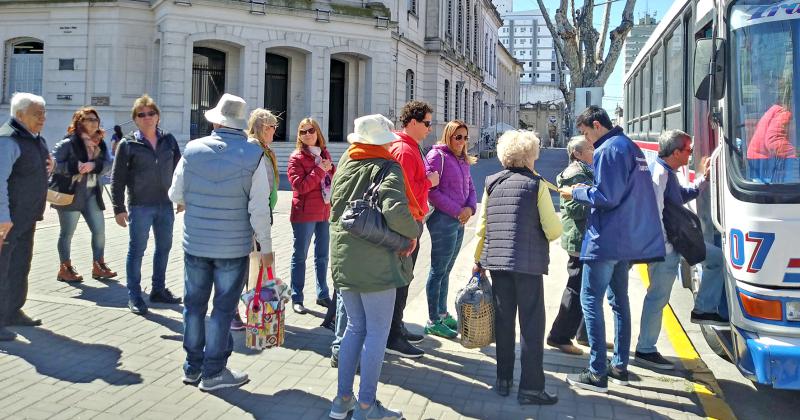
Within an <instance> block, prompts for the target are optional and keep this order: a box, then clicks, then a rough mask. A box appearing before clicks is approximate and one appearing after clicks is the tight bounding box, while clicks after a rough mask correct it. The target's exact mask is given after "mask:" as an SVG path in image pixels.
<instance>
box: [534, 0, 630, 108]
mask: <svg viewBox="0 0 800 420" xmlns="http://www.w3.org/2000/svg"><path fill="white" fill-rule="evenodd" d="M605 1H606V3H605V6H606V7H605V13H604V14H603V22H602V27H601V28H600V32H598V31H597V29H595V28H594V25H593V23H592V20H593V17H594V7H595V1H594V0H583V7H581V8H579V9H576V8H575V0H560V4H559V7H558V9H556V12H555V15H554V19H551V18H550V15H548V14H547V9H546V8H545V7H544V2H543V0H537V2H538V3H539V9H540V10H541V11H542V15H543V16H544V20H545V23H546V24H547V29H549V30H550V34H551V35H552V37H553V43H554V44H555V47H556V62H557V63H558V68H559V70H561V63H563V64H564V65H566V67H567V68H568V69H569V72H570V77H569V83H567V82H566V81H565V80H564V78H563V77H562V78H561V83H559V89H560V90H561V93H563V94H564V99H565V100H566V101H567V106H568V109H572V107H573V105H574V103H575V89H577V88H580V87H601V86H603V85H605V84H606V81H607V80H608V77H609V76H610V75H611V73H612V72H613V71H614V66H615V65H616V64H617V59H618V58H619V53H620V51H621V50H622V45H623V43H624V42H625V37H626V36H627V35H628V32H629V31H630V30H631V27H633V7H634V5H635V4H636V0H625V8H624V9H623V11H622V21H621V22H620V24H619V26H617V27H616V28H614V29H613V30H612V31H611V32H610V33H609V32H608V29H609V21H610V18H611V0H605ZM553 20H555V24H554V23H553ZM606 36H608V42H609V43H608V51H604V49H605V39H606ZM604 53H605V54H604Z"/></svg>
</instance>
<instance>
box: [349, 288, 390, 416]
mask: <svg viewBox="0 0 800 420" xmlns="http://www.w3.org/2000/svg"><path fill="white" fill-rule="evenodd" d="M396 291H397V290H396V289H389V290H384V291H381V292H373V293H358V292H352V291H347V290H343V291H342V296H341V297H342V300H344V306H345V308H347V315H348V316H347V330H346V331H345V333H344V340H342V345H341V348H340V349H339V386H338V391H337V392H338V393H337V395H338V396H340V397H343V396H350V395H353V379H354V378H355V376H356V367H357V366H358V364H359V360H360V362H361V383H360V385H359V390H358V402H360V403H362V404H373V403H374V402H375V394H376V392H377V390H378V377H380V376H381V366H382V365H383V355H384V352H385V351H386V339H387V338H388V337H389V325H391V323H392V313H393V309H394V298H395V293H396ZM367 320H369V321H367Z"/></svg>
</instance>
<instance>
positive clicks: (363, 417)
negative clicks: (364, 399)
mask: <svg viewBox="0 0 800 420" xmlns="http://www.w3.org/2000/svg"><path fill="white" fill-rule="evenodd" d="M402 418H403V413H402V412H401V411H400V410H393V409H389V408H386V407H384V406H383V405H382V404H381V402H380V401H378V400H375V402H374V403H372V405H370V406H369V407H368V408H366V409H364V408H361V404H357V405H356V409H355V411H353V417H352V420H400V419H402Z"/></svg>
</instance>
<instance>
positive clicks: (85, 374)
mask: <svg viewBox="0 0 800 420" xmlns="http://www.w3.org/2000/svg"><path fill="white" fill-rule="evenodd" d="M15 331H16V332H17V334H19V335H21V336H23V337H25V338H26V339H27V340H28V341H29V343H26V342H24V341H21V340H19V339H18V340H16V341H11V342H4V343H2V344H0V350H2V352H4V353H7V354H9V355H12V356H17V357H19V358H21V359H23V360H25V361H26V362H28V363H30V364H31V365H33V366H34V367H35V368H36V372H38V373H40V374H42V375H46V376H49V377H51V378H56V379H60V380H62V381H67V382H73V383H90V382H93V381H94V380H96V379H101V380H103V381H105V382H106V383H108V384H110V385H113V386H125V385H133V384H140V383H142V377H141V375H139V374H138V373H135V372H130V371H127V370H122V369H119V366H120V357H121V355H122V351H121V350H120V349H118V348H116V347H112V346H108V345H105V344H87V343H82V342H80V341H77V340H73V339H71V338H68V337H65V336H63V335H59V334H56V333H54V332H52V331H49V330H45V329H41V328H17V329H15Z"/></svg>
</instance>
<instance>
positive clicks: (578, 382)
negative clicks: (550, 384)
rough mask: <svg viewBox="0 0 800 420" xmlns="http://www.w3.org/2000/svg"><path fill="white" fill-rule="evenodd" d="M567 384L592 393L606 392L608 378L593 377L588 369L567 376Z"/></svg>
mask: <svg viewBox="0 0 800 420" xmlns="http://www.w3.org/2000/svg"><path fill="white" fill-rule="evenodd" d="M567 383H568V384H570V385H572V386H574V387H577V388H582V389H587V390H589V391H594V392H602V393H606V392H608V376H606V375H603V376H600V375H595V374H594V373H592V372H591V371H590V370H589V369H586V370H584V371H583V372H581V373H574V374H571V375H567Z"/></svg>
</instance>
